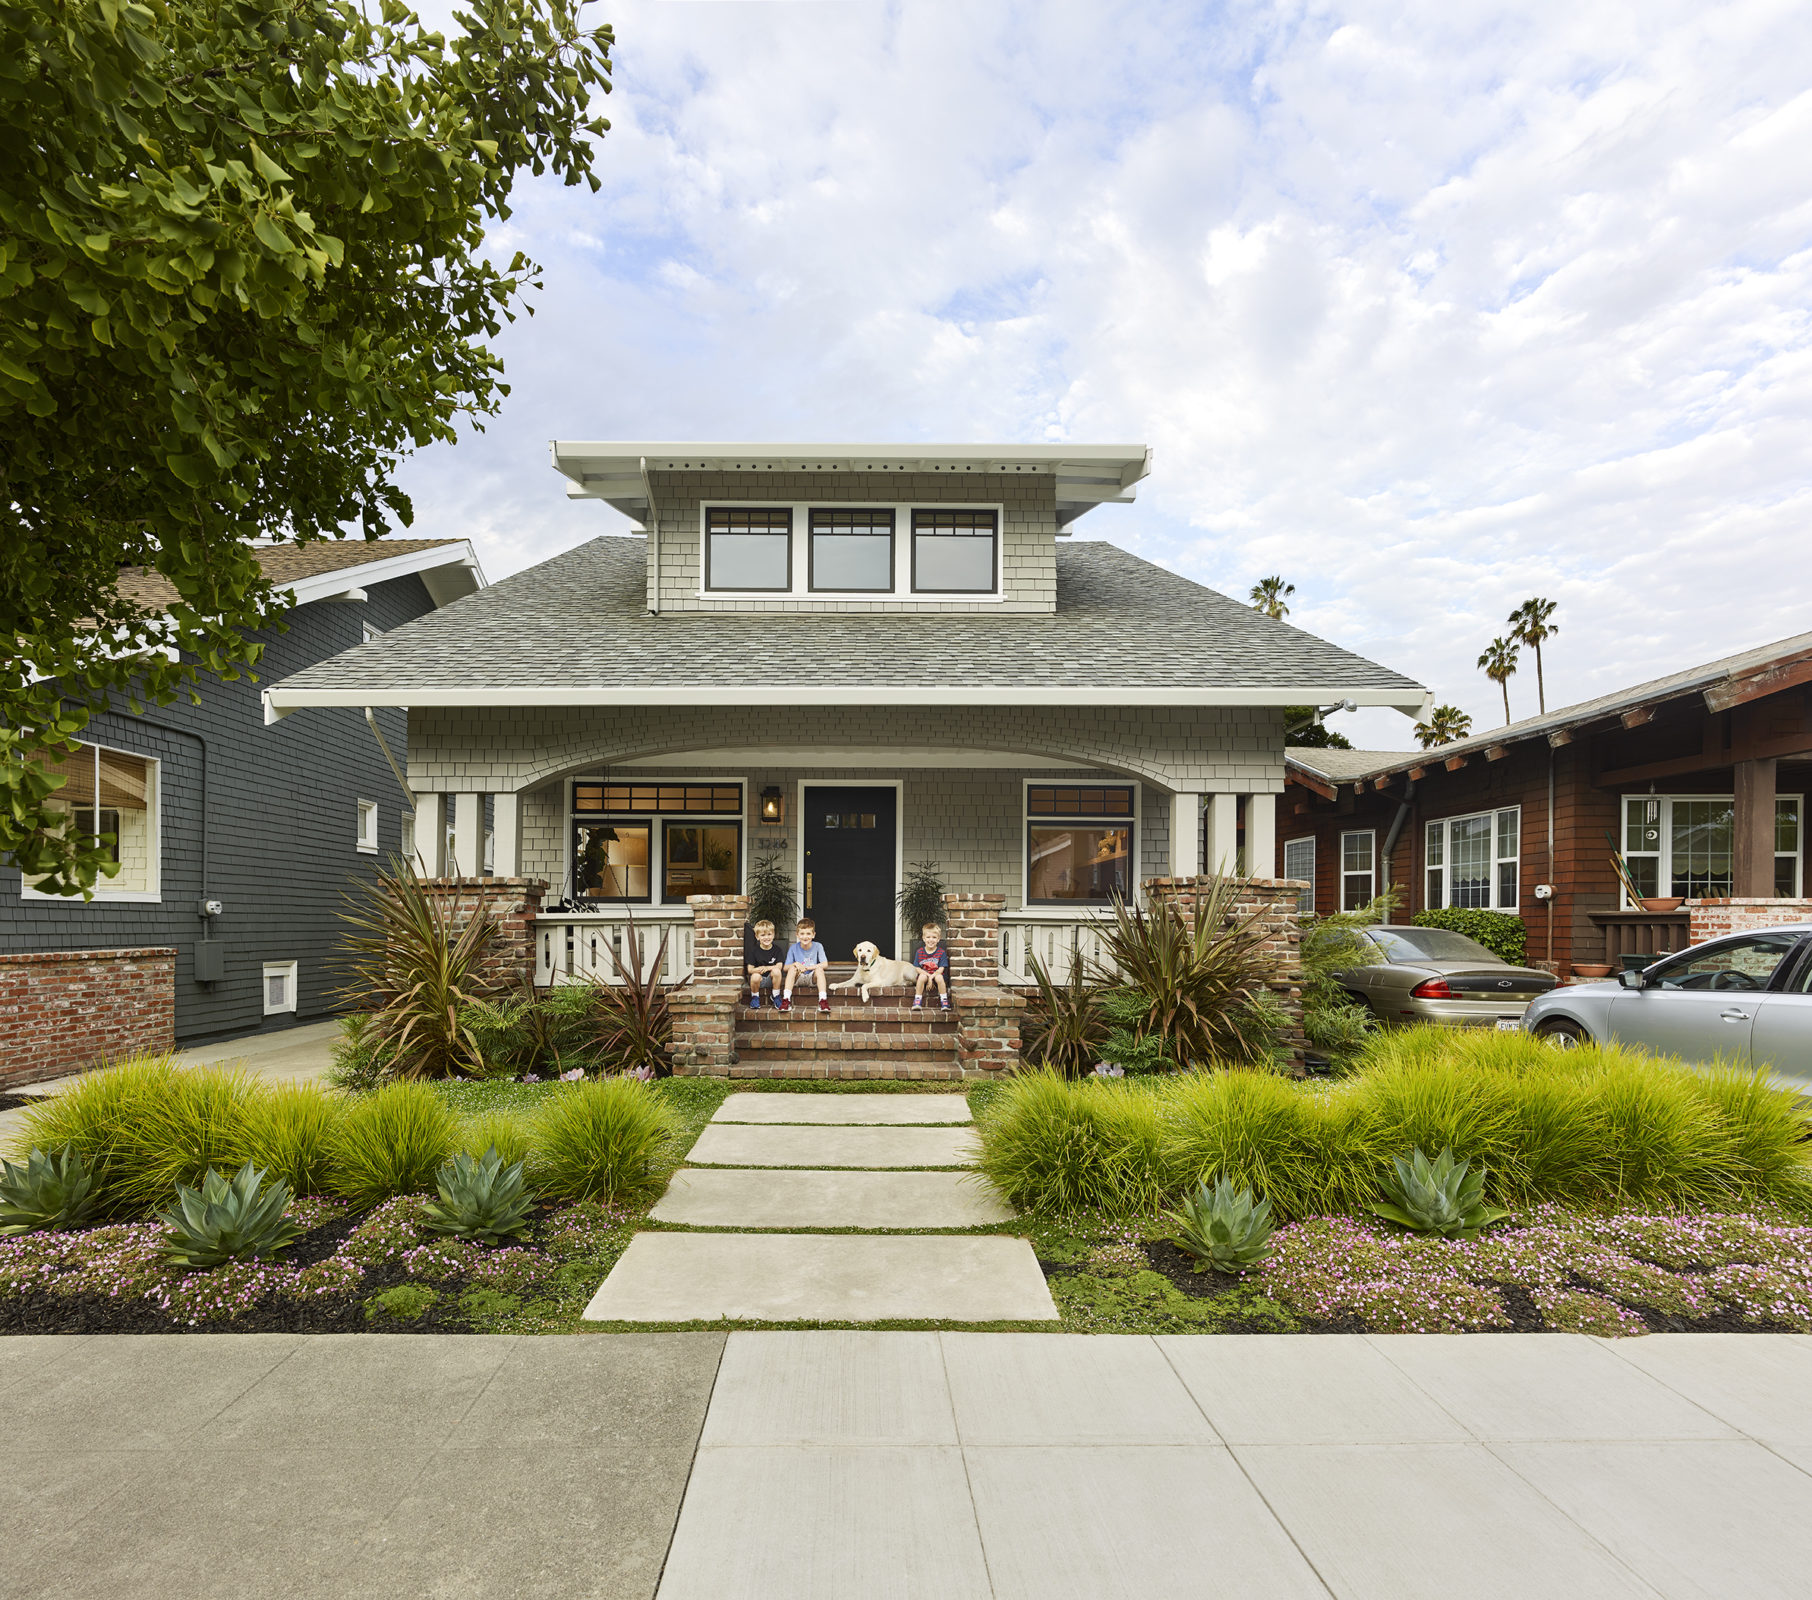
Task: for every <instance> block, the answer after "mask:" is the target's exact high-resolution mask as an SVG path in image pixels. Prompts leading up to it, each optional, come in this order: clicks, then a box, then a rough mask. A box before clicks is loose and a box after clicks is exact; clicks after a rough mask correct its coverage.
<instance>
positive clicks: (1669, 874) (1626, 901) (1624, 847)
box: [1617, 792, 1806, 911]
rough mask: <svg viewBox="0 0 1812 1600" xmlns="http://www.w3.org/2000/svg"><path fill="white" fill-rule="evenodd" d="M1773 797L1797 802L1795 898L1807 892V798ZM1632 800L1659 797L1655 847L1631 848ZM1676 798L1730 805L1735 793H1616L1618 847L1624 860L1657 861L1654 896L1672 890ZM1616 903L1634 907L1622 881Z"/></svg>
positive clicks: (1623, 908) (1667, 894)
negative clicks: (1658, 840) (1659, 828)
mask: <svg viewBox="0 0 1812 1600" xmlns="http://www.w3.org/2000/svg"><path fill="white" fill-rule="evenodd" d="M1774 798H1775V799H1776V800H1794V801H1797V802H1798V803H1799V849H1798V850H1796V851H1795V852H1794V862H1793V877H1794V883H1793V898H1795V899H1797V898H1798V897H1799V896H1801V895H1803V894H1804V893H1805V892H1806V797H1805V796H1804V795H1803V794H1776V795H1775V797H1774ZM1632 800H1659V801H1660V802H1661V839H1660V846H1659V848H1658V849H1655V850H1636V851H1632V850H1631V849H1630V847H1629V834H1628V827H1629V822H1628V816H1629V803H1630V801H1632ZM1677 800H1709V801H1712V802H1714V803H1716V804H1720V805H1729V806H1731V807H1733V808H1734V807H1735V805H1736V796H1735V795H1734V794H1639V793H1628V792H1625V793H1623V794H1620V795H1618V796H1617V840H1618V845H1617V847H1618V849H1619V850H1621V851H1622V852H1623V855H1624V857H1625V859H1626V860H1627V859H1628V858H1629V857H1630V856H1631V855H1635V856H1638V857H1641V858H1643V859H1645V860H1646V859H1648V858H1649V857H1653V858H1654V859H1655V860H1656V862H1657V863H1658V865H1657V867H1656V884H1657V889H1656V898H1657V899H1661V898H1670V899H1671V898H1672V896H1673V892H1674V889H1673V884H1674V859H1673V858H1674V829H1673V807H1674V802H1675V801H1677ZM1734 842H1735V841H1734V840H1733V841H1732V843H1733V845H1734ZM1785 854H1786V852H1785V851H1784V850H1771V851H1770V852H1769V858H1770V859H1771V860H1772V859H1774V858H1776V857H1779V856H1782V855H1785ZM1735 868H1736V863H1735V861H1734V859H1733V860H1732V862H1731V870H1732V872H1733V873H1734V871H1735ZM1617 906H1618V909H1619V910H1621V911H1630V910H1633V909H1634V907H1633V906H1632V904H1631V903H1630V897H1629V891H1628V890H1626V889H1624V888H1623V886H1622V885H1621V884H1619V885H1618V890H1617Z"/></svg>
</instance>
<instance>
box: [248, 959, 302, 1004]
mask: <svg viewBox="0 0 1812 1600" xmlns="http://www.w3.org/2000/svg"><path fill="white" fill-rule="evenodd" d="M301 965H302V964H301V963H300V962H299V961H267V962H265V963H264V970H263V971H262V972H261V973H260V974H259V977H258V997H259V999H260V1000H261V1001H262V1002H263V1005H264V1014H265V1016H267V1017H283V1016H294V1015H295V1013H296V1006H297V1002H298V1001H299V1000H300V998H301V996H300V995H299V994H298V993H297V991H298V990H299V989H300V988H301V986H302V982H301ZM278 977H281V978H284V979H286V980H287V982H286V983H285V984H284V990H283V992H284V993H285V995H287V996H288V1004H286V1005H280V1006H274V1005H272V1004H271V979H272V978H278Z"/></svg>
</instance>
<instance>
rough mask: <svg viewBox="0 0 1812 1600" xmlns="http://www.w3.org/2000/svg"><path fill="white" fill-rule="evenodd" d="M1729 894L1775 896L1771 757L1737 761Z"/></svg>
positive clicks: (1751, 896)
mask: <svg viewBox="0 0 1812 1600" xmlns="http://www.w3.org/2000/svg"><path fill="white" fill-rule="evenodd" d="M1731 835H1732V837H1731V857H1732V860H1731V884H1730V892H1731V894H1732V895H1733V896H1734V897H1735V898H1736V899H1739V900H1747V899H1755V900H1771V899H1773V898H1774V758H1773V757H1771V756H1770V757H1768V758H1766V759H1762V760H1756V761H1739V762H1737V764H1736V816H1735V818H1734V822H1733V827H1732V829H1731Z"/></svg>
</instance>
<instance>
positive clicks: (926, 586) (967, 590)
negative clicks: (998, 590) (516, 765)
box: [912, 511, 999, 594]
mask: <svg viewBox="0 0 1812 1600" xmlns="http://www.w3.org/2000/svg"><path fill="white" fill-rule="evenodd" d="M998 536H999V525H998V524H997V523H996V521H995V513H994V512H992V511H915V512H913V514H912V590H913V593H914V594H992V593H993V592H994V589H995V586H996V579H995V572H996V569H997V562H996V553H997V547H998V544H999V537H998Z"/></svg>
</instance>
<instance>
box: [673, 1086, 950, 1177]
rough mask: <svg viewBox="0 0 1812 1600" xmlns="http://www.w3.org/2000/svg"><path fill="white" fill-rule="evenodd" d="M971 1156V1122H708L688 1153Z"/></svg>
mask: <svg viewBox="0 0 1812 1600" xmlns="http://www.w3.org/2000/svg"><path fill="white" fill-rule="evenodd" d="M849 1098H851V1099H855V1098H856V1096H854V1095H852V1096H850V1097H849ZM876 1098H877V1099H878V1098H880V1097H879V1096H876ZM975 1156H976V1143H975V1134H974V1132H973V1130H971V1129H969V1128H849V1127H788V1126H772V1127H751V1126H747V1125H744V1124H739V1123H734V1122H712V1123H708V1124H706V1126H705V1131H704V1132H703V1133H701V1134H700V1135H699V1136H698V1140H697V1142H696V1143H695V1144H694V1145H693V1146H692V1149H691V1151H690V1153H689V1154H688V1155H687V1157H686V1159H687V1161H688V1162H690V1163H691V1164H692V1165H694V1166H719V1167H966V1166H968V1165H969V1164H970V1163H971V1162H972V1161H974V1159H975Z"/></svg>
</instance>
